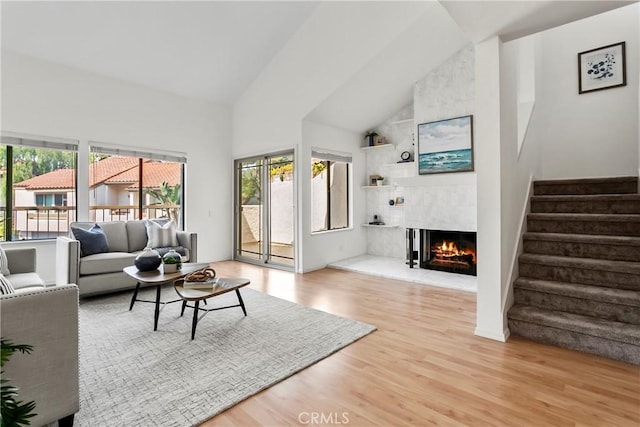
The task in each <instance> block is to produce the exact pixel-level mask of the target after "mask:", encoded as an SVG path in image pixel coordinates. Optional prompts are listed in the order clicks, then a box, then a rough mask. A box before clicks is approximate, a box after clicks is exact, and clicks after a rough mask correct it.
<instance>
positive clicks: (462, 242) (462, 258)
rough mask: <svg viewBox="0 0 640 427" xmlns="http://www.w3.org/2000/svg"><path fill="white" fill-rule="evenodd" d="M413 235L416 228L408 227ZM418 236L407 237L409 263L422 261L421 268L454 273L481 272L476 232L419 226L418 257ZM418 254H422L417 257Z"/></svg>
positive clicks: (472, 274) (411, 264) (408, 232)
mask: <svg viewBox="0 0 640 427" xmlns="http://www.w3.org/2000/svg"><path fill="white" fill-rule="evenodd" d="M410 235H411V236H413V229H409V230H407V238H409V236H410ZM415 243H416V242H415V241H414V239H411V241H407V246H408V248H407V249H408V251H407V255H408V256H409V253H411V257H410V258H409V259H408V261H409V266H410V267H411V268H413V265H415V263H414V261H418V263H417V264H418V265H419V266H420V268H426V269H430V270H439V271H447V272H451V273H460V274H468V275H471V276H476V275H477V268H476V233H475V232H471V231H453V230H427V229H420V230H419V244H418V251H417V252H418V253H419V255H418V257H415V252H414V251H413V250H412V249H413V248H414V247H415V246H414V245H415ZM416 258H418V259H417V260H416Z"/></svg>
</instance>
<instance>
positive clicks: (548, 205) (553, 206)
mask: <svg viewBox="0 0 640 427" xmlns="http://www.w3.org/2000/svg"><path fill="white" fill-rule="evenodd" d="M531 212H533V213H593V214H640V200H619V201H605V200H597V201H558V202H550V201H536V200H532V201H531Z"/></svg>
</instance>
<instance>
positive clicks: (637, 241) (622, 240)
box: [523, 231, 640, 247]
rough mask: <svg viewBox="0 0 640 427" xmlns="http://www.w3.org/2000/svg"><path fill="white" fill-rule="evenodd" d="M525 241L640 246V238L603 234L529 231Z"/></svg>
mask: <svg viewBox="0 0 640 427" xmlns="http://www.w3.org/2000/svg"><path fill="white" fill-rule="evenodd" d="M523 239H524V240H545V241H553V242H572V243H595V244H608V245H626V246H639V247H640V237H636V236H610V235H603V234H568V233H541V232H534V231H528V232H526V233H524V234H523Z"/></svg>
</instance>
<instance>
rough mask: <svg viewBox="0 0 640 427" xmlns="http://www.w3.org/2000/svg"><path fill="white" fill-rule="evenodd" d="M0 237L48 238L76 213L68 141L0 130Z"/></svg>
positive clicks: (71, 149) (72, 147)
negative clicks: (32, 136)
mask: <svg viewBox="0 0 640 427" xmlns="http://www.w3.org/2000/svg"><path fill="white" fill-rule="evenodd" d="M1 142H2V145H1V146H0V174H1V176H2V184H1V189H0V191H1V195H0V240H3V241H10V240H31V239H51V238H55V237H57V236H64V235H67V233H68V223H69V222H70V221H75V218H76V210H75V209H76V208H75V205H76V149H77V144H76V143H75V142H73V141H62V140H57V141H53V140H40V139H36V138H21V137H14V136H9V135H8V134H3V135H2V140H1Z"/></svg>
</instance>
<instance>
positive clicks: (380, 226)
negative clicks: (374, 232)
mask: <svg viewBox="0 0 640 427" xmlns="http://www.w3.org/2000/svg"><path fill="white" fill-rule="evenodd" d="M362 226H363V227H371V228H400V226H399V225H388V224H384V225H373V224H362Z"/></svg>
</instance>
